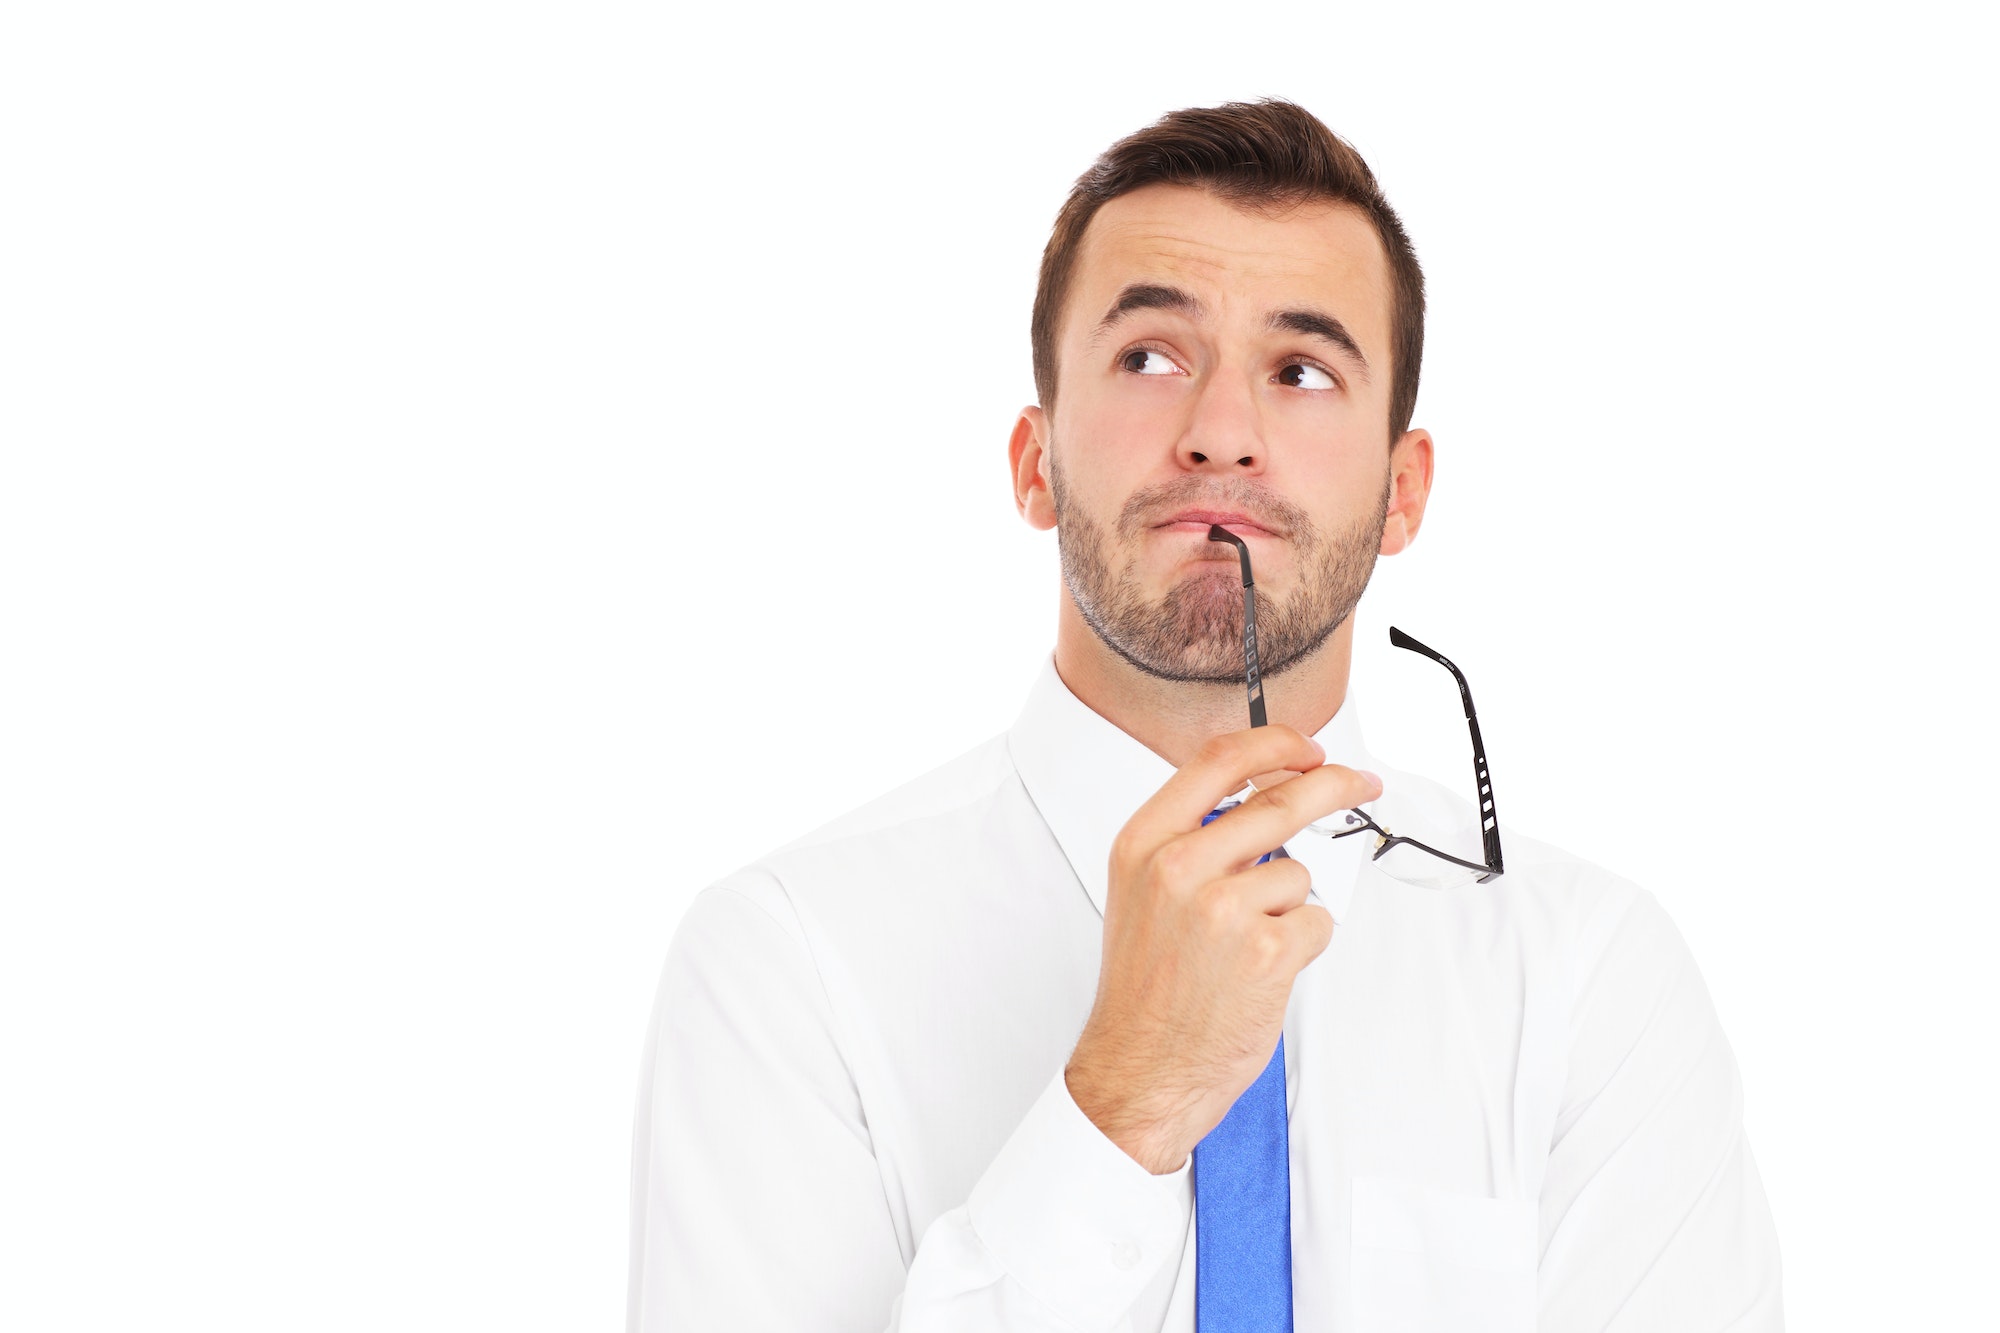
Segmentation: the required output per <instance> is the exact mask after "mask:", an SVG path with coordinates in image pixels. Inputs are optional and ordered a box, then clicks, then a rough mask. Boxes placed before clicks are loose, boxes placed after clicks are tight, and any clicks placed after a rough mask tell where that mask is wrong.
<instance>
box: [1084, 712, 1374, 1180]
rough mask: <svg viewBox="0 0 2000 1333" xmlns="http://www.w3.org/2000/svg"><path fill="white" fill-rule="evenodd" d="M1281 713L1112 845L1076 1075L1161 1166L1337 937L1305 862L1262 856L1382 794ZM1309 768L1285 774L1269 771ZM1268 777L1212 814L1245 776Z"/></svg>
mask: <svg viewBox="0 0 2000 1333" xmlns="http://www.w3.org/2000/svg"><path fill="white" fill-rule="evenodd" d="M1325 759H1326V755H1325V753H1324V752H1323V751H1321V750H1320V748H1319V746H1318V745H1316V744H1314V743H1313V742H1312V741H1311V740H1309V739H1308V738H1306V737H1305V736H1303V735H1301V734H1300V733H1299V732H1297V731H1296V730H1294V729H1293V728H1291V727H1287V726H1282V725H1278V724H1273V725H1271V726H1267V727H1255V728H1249V729H1246V730H1243V731H1237V732H1231V733H1229V734H1227V735H1223V736H1217V737H1215V738H1214V739H1212V740H1210V741H1209V742H1208V743H1207V744H1206V745H1204V746H1202V748H1201V753H1200V754H1198V755H1197V756H1195V758H1194V759H1192V760H1191V761H1189V762H1188V763H1187V764H1186V765H1184V766H1183V767H1182V768H1181V769H1180V771H1179V772H1177V773H1175V774H1174V776H1173V777H1171V778H1169V779H1168V780H1167V783H1166V785H1165V786H1163V787H1161V788H1160V790H1159V791H1157V792H1155V793H1154V794H1153V796H1152V797H1151V798H1150V799H1148V800H1147V802H1146V803H1145V804H1144V805H1142V806H1140V807H1139V810H1138V813H1136V814H1134V815H1133V816H1132V818H1131V819H1130V820H1128V821H1126V824H1125V827H1124V828H1122V829H1121V830H1119V833H1118V838H1117V840H1116V841H1115V842H1113V844H1112V846H1111V866H1110V881H1109V886H1108V888H1107V891H1106V896H1105V904H1104V958H1103V965H1102V968H1101V970H1100V971H1099V973H1098V981H1097V1000H1096V1003H1095V1004H1094V1005H1093V1006H1092V1007H1091V1011H1090V1019H1089V1021H1088V1022H1087V1023H1086V1024H1085V1025H1084V1029H1083V1035H1082V1036H1081V1037H1080V1038H1079V1039H1078V1040H1077V1044H1076V1050H1075V1051H1074V1052H1073V1053H1072V1054H1071V1056H1070V1061H1069V1064H1068V1066H1067V1067H1066V1068H1065V1069H1064V1071H1063V1073H1064V1077H1065V1079H1066V1080H1067V1082H1068V1085H1069V1090H1070V1096H1071V1097H1073V1098H1074V1099H1075V1100H1076V1104H1077V1106H1078V1107H1079V1108H1081V1109H1082V1111H1083V1113H1084V1114H1085V1115H1087V1116H1089V1117H1090V1120H1091V1122H1092V1123H1093V1124H1095V1125H1096V1126H1097V1127H1098V1128H1099V1129H1101V1130H1103V1131H1104V1133H1105V1135H1106V1136H1107V1137H1108V1138H1110V1139H1111V1141H1112V1142H1114V1143H1116V1144H1117V1145H1118V1146H1119V1147H1121V1148H1123V1149H1124V1150H1125V1151H1126V1152H1127V1153H1128V1154H1130V1155H1131V1156H1132V1158H1133V1159H1134V1160H1135V1161H1137V1162H1138V1163H1139V1164H1140V1165H1142V1166H1144V1167H1145V1168H1146V1169H1147V1170H1149V1171H1151V1172H1153V1173H1154V1174H1156V1175H1158V1174H1163V1173H1165V1172H1169V1171H1175V1170H1178V1169H1179V1168H1180V1166H1181V1163H1183V1162H1184V1161H1186V1160H1187V1155H1188V1153H1189V1152H1191V1151H1192V1150H1193V1149H1194V1145H1195V1144H1197V1143H1199V1142H1201V1140H1202V1139H1203V1138H1204V1137H1205V1136H1206V1135H1207V1134H1208V1132H1209V1131H1210V1130H1211V1129H1214V1128H1215V1126H1216V1125H1218V1124H1220V1123H1221V1121H1222V1117H1223V1116H1225V1115H1227V1114H1228V1112H1229V1108H1230V1107H1231V1106H1233V1105H1235V1104H1236V1099H1237V1098H1238V1097H1240V1096H1242V1095H1243V1091H1244V1089H1246V1088H1248V1087H1249V1086H1250V1085H1251V1084H1252V1083H1254V1082H1256V1080H1257V1076H1258V1075H1259V1074H1261V1073H1263V1072H1264V1067H1265V1066H1266V1065H1267V1064H1269V1063H1270V1060H1271V1053H1272V1051H1273V1050H1274V1049H1276V1047H1277V1044H1278V1037H1279V1035H1280V1034H1281V1033H1282V1032H1283V1031H1284V1027H1285V1005H1286V1002H1287V1001H1288V1000H1289V999H1290V998H1291V994H1292V982H1293V981H1294V979H1296V978H1297V976H1298V974H1299V972H1300V970H1301V969H1303V968H1304V967H1305V965H1306V964H1307V963H1310V962H1311V961H1312V960H1313V959H1315V958H1317V957H1319V955H1320V954H1321V953H1322V952H1323V951H1324V950H1325V949H1326V946H1327V944H1328V943H1329V942H1331V941H1332V939H1333V917H1332V916H1331V915H1329V914H1328V913H1327V910H1326V909H1325V908H1323V907H1318V906H1313V905H1308V904H1307V903H1306V891H1307V890H1308V889H1309V888H1311V887H1312V875H1311V873H1310V872H1309V871H1307V870H1306V868H1305V867H1304V866H1302V865H1300V864H1299V863H1298V862H1297V861H1294V860H1291V859H1289V858H1278V859H1275V860H1271V861H1267V862H1265V863H1264V864H1263V865H1257V864H1256V861H1257V858H1258V857H1260V856H1263V855H1264V854H1265V853H1267V852H1271V851H1274V850H1276V849H1277V848H1278V847H1280V846H1282V845H1283V844H1284V843H1285V841H1286V840H1287V839H1288V838H1291V837H1292V836H1294V835H1295V834H1297V833H1298V832H1299V830H1300V829H1302V828H1304V827H1305V826H1306V825H1307V824H1310V823H1312V822H1314V821H1315V820H1318V819H1323V818H1325V817H1326V816H1327V815H1330V814H1332V813H1333V812H1334V811H1336V810H1345V809H1349V808H1351V807H1353V806H1357V805H1360V804H1361V803H1363V802H1364V801H1370V800H1373V799H1374V798H1376V797H1377V796H1380V795H1381V794H1382V780H1381V779H1380V778H1378V777H1376V776H1375V775H1374V774H1372V773H1365V772H1361V771H1359V770H1356V769H1351V768H1345V767H1342V766H1341V765H1338V764H1328V763H1326V762H1325ZM1276 770H1289V771H1290V772H1292V773H1297V774H1298V775H1299V776H1297V777H1291V778H1286V779H1285V780H1284V781H1283V782H1282V785H1275V786H1274V785H1272V784H1270V783H1269V782H1267V781H1265V776H1266V775H1269V774H1272V773H1273V772H1274V771H1276ZM1253 774H1255V775H1258V777H1259V780H1258V790H1257V791H1256V792H1255V793H1254V794H1253V795H1252V796H1251V797H1250V798H1249V799H1248V800H1246V801H1244V802H1243V803H1242V804H1241V805H1239V806H1237V807H1235V808H1234V809H1232V810H1229V811H1227V812H1226V813H1224V814H1223V815H1222V816H1221V817H1220V818H1218V819H1215V820H1213V821H1211V822H1210V823H1209V824H1207V825H1206V826H1203V824H1202V822H1201V820H1202V816H1204V815H1206V814H1208V813H1209V812H1210V811H1211V810H1213V809H1215V807H1216V806H1217V805H1219V804H1220V803H1221V802H1222V801H1223V800H1224V799H1226V798H1227V797H1229V796H1230V795H1231V794H1233V793H1235V792H1237V791H1240V790H1241V789H1242V787H1243V784H1244V782H1245V781H1246V780H1247V779H1249V778H1250V777H1251V775H1253Z"/></svg>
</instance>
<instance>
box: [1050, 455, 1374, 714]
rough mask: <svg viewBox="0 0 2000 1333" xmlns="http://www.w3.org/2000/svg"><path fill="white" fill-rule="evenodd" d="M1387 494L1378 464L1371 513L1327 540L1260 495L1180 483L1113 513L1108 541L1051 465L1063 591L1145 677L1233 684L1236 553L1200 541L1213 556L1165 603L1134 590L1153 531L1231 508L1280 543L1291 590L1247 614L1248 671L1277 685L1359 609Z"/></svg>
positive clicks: (1137, 496) (1239, 602) (1186, 480)
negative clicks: (1293, 574) (1251, 655)
mask: <svg viewBox="0 0 2000 1333" xmlns="http://www.w3.org/2000/svg"><path fill="white" fill-rule="evenodd" d="M1389 486H1390V476H1389V471H1388V468H1387V467H1386V465H1385V466H1384V468H1383V473H1382V490H1381V494H1380V495H1379V497H1378V499H1377V503H1376V505H1375V510H1374V513H1372V514H1367V515H1364V516H1362V518H1360V519H1359V520H1357V521H1356V522H1355V523H1353V524H1351V525H1349V526H1348V527H1346V528H1345V529H1343V530H1340V531H1336V532H1326V531H1323V530H1322V529H1320V528H1319V527H1318V526H1317V525H1316V524H1314V523H1313V521H1312V518H1311V516H1310V515H1309V514H1307V513H1306V512H1305V511H1304V510H1303V509H1301V508H1299V507H1298V506H1297V505H1294V504H1292V503H1290V502H1289V501H1286V500H1283V499H1281V498H1279V497H1278V496H1275V495H1273V494H1271V493H1270V492H1269V491H1268V490H1265V489H1263V488H1261V487H1255V486H1250V485H1247V484H1243V483H1236V482H1222V483H1218V482H1217V481H1215V480H1214V479H1212V478H1208V477H1202V476H1196V475H1192V474H1191V475H1188V476H1184V477H1178V478H1175V479H1174V480H1172V481H1168V482H1162V483H1160V484H1159V485H1157V486H1149V487H1146V488H1144V489H1142V490H1139V491H1135V492H1133V494H1132V496H1131V498H1130V499H1128V500H1127V501H1126V502H1125V504H1124V507H1123V508H1122V509H1120V510H1119V513H1118V517H1117V521H1116V526H1117V531H1116V532H1115V533H1113V534H1107V533H1106V532H1105V530H1104V526H1103V525H1102V524H1100V523H1098V522H1097V520H1096V519H1094V518H1093V517H1091V516H1090V515H1089V514H1086V513H1084V512H1083V511H1082V510H1081V509H1080V508H1079V507H1078V506H1077V505H1076V504H1075V503H1074V502H1073V499H1072V497H1071V496H1070V495H1069V494H1068V490H1067V487H1066V486H1065V484H1064V479H1063V470H1062V465H1061V463H1060V462H1059V461H1057V459H1056V458H1055V457H1054V456H1053V454H1052V456H1051V458H1050V477H1049V488H1050V492H1051V494H1052V496H1053V498H1054V501H1055V510H1056V544H1057V547H1058V549H1059V550H1060V552H1061V555H1062V575H1063V583H1064V584H1065V585H1067V586H1068V588H1069V593H1070V597H1071V598H1072V599H1073V600H1074V601H1075V602H1076V606H1077V610H1078V611H1079V612H1081V613H1082V615H1083V619H1084V623H1086V624H1088V625H1089V626H1090V628H1091V630H1092V631H1093V632H1095V633H1096V635H1097V637H1098V638H1099V639H1101V640H1103V642H1104V645H1105V646H1106V647H1107V648H1109V649H1111V651H1113V652H1115V653H1117V654H1118V655H1119V656H1120V657H1122V658H1124V659H1125V660H1126V661H1127V662H1130V663H1131V664H1132V665H1133V666H1135V667H1137V668H1138V669H1139V670H1141V671H1143V672H1145V673H1146V674H1147V675H1149V676H1156V677H1158V678H1159V679H1161V680H1173V681H1189V682H1201V683H1204V684H1217V685H1222V684H1235V685H1241V684H1242V683H1243V578H1242V571H1241V566H1240V565H1239V564H1238V562H1237V555H1236V548H1235V547H1234V546H1232V545H1230V544H1229V543H1227V542H1209V543H1206V544H1205V545H1206V547H1207V549H1208V551H1210V552H1212V554H1209V555H1205V556H1201V557H1199V564H1197V565H1196V566H1195V567H1194V569H1193V570H1192V571H1190V572H1184V573H1182V574H1181V575H1180V576H1179V578H1178V579H1177V581H1176V582H1175V583H1174V585H1173V586H1172V587H1171V588H1169V589H1168V590H1167V591H1166V594H1165V595H1164V596H1162V597H1158V598H1151V599H1149V598H1148V597H1147V596H1146V595H1145V594H1144V592H1142V591H1141V589H1140V587H1139V575H1138V560H1137V553H1138V548H1139V544H1140V543H1141V542H1143V541H1144V540H1145V534H1146V532H1147V531H1148V529H1149V528H1150V527H1151V526H1152V524H1154V523H1156V522H1158V521H1159V519H1161V518H1164V517H1166V516H1168V515H1170V514H1172V513H1174V512H1175V511H1177V510H1180V509H1185V508H1190V507H1199V508H1212V509H1234V510H1238V511H1241V512H1242V513H1246V514H1249V515H1250V516H1251V517H1252V518H1254V519H1256V520H1257V521H1258V522H1259V523H1260V524H1262V525H1263V526H1265V527H1267V528H1270V529H1271V530H1272V531H1274V532H1277V533H1279V534H1281V535H1282V536H1284V537H1285V538H1286V539H1288V540H1289V541H1290V542H1291V546H1292V551H1293V554H1294V556H1295V558H1296V561H1297V565H1298V571H1299V579H1298V586H1297V587H1295V588H1293V589H1292V590H1291V592H1290V594H1289V595H1287V596H1286V597H1284V598H1282V599H1278V600H1273V599H1271V598H1270V597H1269V596H1268V595H1266V596H1264V597H1260V598H1258V607H1257V658H1258V665H1259V667H1260V669H1261V671H1262V674H1263V675H1264V676H1266V677H1272V676H1279V675H1282V674H1284V672H1285V671H1286V670H1287V669H1289V668H1290V667H1291V666H1292V665H1293V664H1295V663H1296V662H1298V661H1299V660H1300V659H1301V658H1304V657H1305V656H1307V655H1308V654H1310V653H1312V652H1315V651H1317V650H1318V648H1319V647H1320V645H1321V644H1323V643H1325V642H1326V641H1327V639H1328V638H1329V637H1331V636H1332V634H1333V632H1334V631H1335V630H1336V629H1338V628H1340V625H1341V622H1343V621H1345V620H1346V619H1347V618H1348V616H1350V615H1352V614H1353V613H1354V608H1355V606H1356V605H1357V604H1358V603H1359V602H1360V601H1361V594H1362V592H1363V590H1364V589H1366V588H1367V586H1368V579H1369V576H1370V575H1371V574H1373V573H1374V572H1375V557H1376V555H1377V554H1378V553H1379V552H1380V550H1381V549H1382V530H1383V527H1384V526H1385V525H1386V524H1387V522H1388V519H1389ZM1121 552H1122V555H1123V558H1122V559H1120V558H1119V557H1120V554H1121Z"/></svg>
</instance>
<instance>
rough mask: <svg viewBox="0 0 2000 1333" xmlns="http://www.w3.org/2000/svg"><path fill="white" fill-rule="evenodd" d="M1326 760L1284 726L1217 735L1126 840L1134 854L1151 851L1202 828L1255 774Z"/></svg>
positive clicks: (1144, 811)
mask: <svg viewBox="0 0 2000 1333" xmlns="http://www.w3.org/2000/svg"><path fill="white" fill-rule="evenodd" d="M1324 762H1326V755H1325V753H1324V752H1323V751H1321V750H1320V748H1319V747H1318V746H1317V745H1315V744H1314V743H1313V742H1312V741H1310V740H1308V739H1307V738H1306V737H1305V736H1303V735H1301V734H1300V733H1299V732H1298V731H1297V730H1296V729H1294V728H1292V727H1288V726H1285V725H1284V724H1283V723H1275V722H1274V723H1272V724H1271V725H1270V726H1268V727H1246V728H1244V729H1243V730H1242V731H1231V732H1225V733H1224V734H1222V735H1220V736H1212V737H1210V738H1209V740H1208V741H1207V743H1205V744H1204V745H1203V746H1202V747H1201V751H1200V753H1198V754H1196V755H1195V757H1194V758H1192V759H1190V760H1188V762H1187V763H1185V764H1182V765H1181V767H1180V768H1179V769H1178V770H1177V771H1176V772H1175V773H1174V775H1173V776H1172V777H1170V778H1168V779H1167V780H1166V782H1165V783H1164V784H1163V785H1162V786H1161V787H1160V789H1159V790H1158V791H1156V792H1154V793H1153V794H1152V796H1150V797H1149V798H1147V800H1146V803H1145V804H1144V805H1142V806H1140V807H1139V809H1138V811H1137V812H1136V813H1135V814H1134V815H1133V816H1132V818H1131V819H1129V820H1127V821H1126V825H1125V834H1126V837H1127V839H1128V840H1129V841H1130V842H1131V843H1132V845H1133V848H1134V850H1137V851H1140V852H1148V851H1151V850H1152V849H1153V848H1155V847H1157V846H1159V845H1160V844H1161V843H1163V842H1165V841H1166V840H1167V839H1169V838H1172V837H1176V836H1178V835H1179V834H1182V833H1185V832H1187V831H1188V830H1189V829H1191V828H1196V827H1198V826H1199V825H1200V824H1201V819H1202V816H1203V815H1206V814H1207V813H1208V812H1209V811H1211V810H1213V809H1215V807H1216V806H1218V805H1220V804H1222V802H1223V800H1224V799H1225V798H1226V797H1228V796H1231V795H1233V794H1234V793H1236V792H1239V791H1241V790H1242V789H1243V784H1244V783H1245V782H1247V781H1249V780H1250V775H1251V774H1253V773H1268V772H1270V771H1271V770H1272V769H1277V768H1289V769H1292V770H1293V771H1295V772H1304V771H1306V770H1307V769H1312V768H1317V767H1319V766H1320V765H1321V764H1323V763H1324ZM1285 785H1286V786H1290V785H1291V784H1290V783H1286V784H1285ZM1265 850H1266V851H1269V850H1270V849H1269V848H1268V847H1267V848H1265Z"/></svg>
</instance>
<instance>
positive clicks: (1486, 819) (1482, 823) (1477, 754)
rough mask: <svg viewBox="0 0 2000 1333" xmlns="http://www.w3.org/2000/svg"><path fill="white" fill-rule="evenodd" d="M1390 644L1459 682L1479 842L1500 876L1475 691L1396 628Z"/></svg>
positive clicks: (1447, 663)
mask: <svg viewBox="0 0 2000 1333" xmlns="http://www.w3.org/2000/svg"><path fill="white" fill-rule="evenodd" d="M1389 642H1390V643H1391V644H1393V645H1395V646H1396V647H1398V648H1407V649H1409V650H1410V651H1411V652H1413V653H1421V654H1423V655H1424V656H1425V657H1428V658H1430V659H1431V661H1433V662H1436V663H1438V664H1439V665H1440V666H1442V667H1443V668H1444V669H1445V670H1446V671H1449V672H1451V678H1452V679H1453V680H1455V681H1457V682H1458V697H1459V699H1460V700H1462V701H1463V702H1464V704H1465V725H1466V727H1467V728H1468V729H1469V730H1470V731H1471V732H1472V772H1473V775H1474V778H1475V779H1476V785H1477V787H1478V791H1479V795H1478V798H1477V799H1478V802H1479V836H1480V841H1481V842H1482V843H1483V844H1484V845H1485V850H1486V865H1487V867H1488V868H1489V869H1490V870H1492V871H1493V873H1494V874H1496V875H1497V874H1499V873H1500V872H1501V869H1502V865H1503V863H1502V861H1501V859H1500V812H1499V810H1498V809H1496V808H1495V806H1494V802H1493V779H1492V776H1491V775H1490V774H1488V772H1487V771H1486V741H1485V739H1484V738H1483V737H1481V736H1480V734H1479V714H1478V713H1477V712H1476V711H1474V709H1473V707H1472V687H1471V686H1470V685H1468V684H1466V683H1465V673H1464V672H1463V671H1460V670H1459V669H1458V667H1457V665H1456V664H1454V663H1453V662H1452V660H1451V659H1450V658H1448V657H1446V656H1445V655H1444V654H1443V653H1441V652H1439V651H1438V650H1437V649H1435V648H1431V647H1428V646H1426V645H1424V644H1421V643H1418V642H1417V641H1416V640H1415V639H1413V638H1411V637H1410V636H1409V635H1407V634H1405V633H1403V631H1401V630H1399V629H1397V628H1396V627H1395V626H1394V625H1391V626H1390V627H1389Z"/></svg>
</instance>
